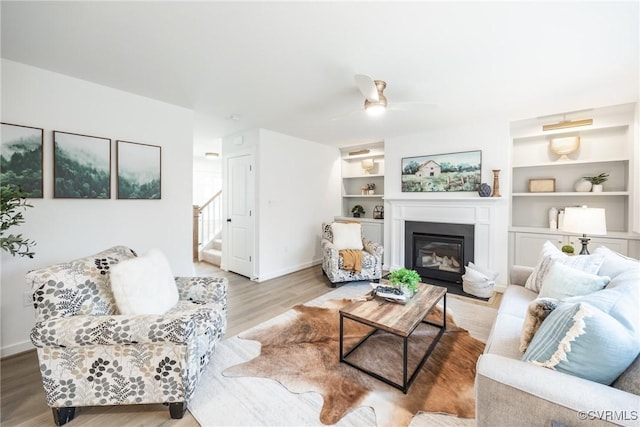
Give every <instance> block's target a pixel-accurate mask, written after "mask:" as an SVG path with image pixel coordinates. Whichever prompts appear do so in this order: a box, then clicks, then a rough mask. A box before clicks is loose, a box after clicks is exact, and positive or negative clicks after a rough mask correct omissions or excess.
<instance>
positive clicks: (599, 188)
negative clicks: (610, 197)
mask: <svg viewBox="0 0 640 427" xmlns="http://www.w3.org/2000/svg"><path fill="white" fill-rule="evenodd" d="M591 192H592V193H602V184H593V187H591Z"/></svg>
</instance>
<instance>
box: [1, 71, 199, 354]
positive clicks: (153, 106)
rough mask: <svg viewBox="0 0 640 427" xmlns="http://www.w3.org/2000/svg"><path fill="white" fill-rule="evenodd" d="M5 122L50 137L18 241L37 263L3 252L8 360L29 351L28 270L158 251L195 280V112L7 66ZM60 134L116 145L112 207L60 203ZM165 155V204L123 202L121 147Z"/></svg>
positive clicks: (180, 272)
mask: <svg viewBox="0 0 640 427" xmlns="http://www.w3.org/2000/svg"><path fill="white" fill-rule="evenodd" d="M2 121H3V122H8V123H15V124H21V125H27V126H34V127H39V128H43V129H44V130H45V132H44V198H43V199H32V200H30V201H31V202H32V204H33V205H34V208H33V209H30V210H29V211H28V212H27V213H26V215H25V217H26V223H25V224H24V225H22V226H21V227H19V228H16V229H15V232H20V233H23V234H24V235H25V236H26V237H28V238H31V239H33V240H35V241H36V242H37V246H35V248H34V249H35V253H36V255H35V258H34V259H28V258H26V259H25V258H12V257H11V256H9V255H7V254H6V253H4V251H3V253H2V276H1V277H2V316H1V318H2V337H1V344H2V355H6V354H12V353H15V352H19V351H23V350H26V349H28V348H31V344H30V342H29V332H30V329H31V327H32V326H33V324H34V313H33V308H32V307H23V294H24V293H25V292H26V291H30V290H29V289H28V288H27V286H26V284H25V279H24V277H25V274H26V272H27V271H29V270H32V269H36V268H41V267H45V266H47V265H50V264H52V263H57V262H62V261H67V260H72V259H74V258H78V257H83V256H87V255H91V254H93V253H96V252H98V251H101V250H103V249H106V248H109V247H111V246H114V245H119V244H124V245H127V246H129V247H131V248H133V249H134V250H136V251H137V252H138V253H140V254H144V253H145V252H146V251H147V250H148V249H150V248H153V247H157V248H160V249H161V250H162V251H163V252H164V253H165V254H166V255H167V257H168V258H169V261H170V262H171V267H172V269H173V272H174V274H176V275H190V274H192V270H193V264H192V262H191V194H192V162H193V152H192V138H193V112H192V111H191V110H187V109H184V108H180V107H176V106H173V105H169V104H165V103H161V102H158V101H154V100H151V99H148V98H143V97H140V96H136V95H132V94H130V93H126V92H122V91H118V90H114V89H111V88H108V87H104V86H100V85H96V84H93V83H89V82H86V81H82V80H78V79H74V78H70V77H67V76H64V75H61V74H57V73H52V72H49V71H45V70H42V69H38V68H34V67H30V66H26V65H23V64H19V63H16V62H12V61H7V60H2ZM52 130H59V131H66V132H72V133H80V134H87V135H94V136H100V137H105V138H111V139H112V140H113V142H112V167H111V177H112V183H111V197H112V198H111V199H110V200H73V199H53V185H52V174H53V171H52V157H53V154H52V153H53V148H52V146H53V143H52ZM117 139H122V140H127V141H133V142H141V143H147V144H153V145H159V146H161V147H162V199H161V200H146V201H145V200H116V199H115V194H116V180H115V140H117Z"/></svg>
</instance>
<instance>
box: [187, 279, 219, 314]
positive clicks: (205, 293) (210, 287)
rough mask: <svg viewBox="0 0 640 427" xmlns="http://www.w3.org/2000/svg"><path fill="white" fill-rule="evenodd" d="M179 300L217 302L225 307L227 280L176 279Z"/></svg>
mask: <svg viewBox="0 0 640 427" xmlns="http://www.w3.org/2000/svg"><path fill="white" fill-rule="evenodd" d="M175 279H176V285H177V286H178V294H179V295H180V299H181V300H187V301H195V302H204V303H209V302H218V303H223V304H224V306H225V307H226V305H227V279H225V278H222V277H176V278H175Z"/></svg>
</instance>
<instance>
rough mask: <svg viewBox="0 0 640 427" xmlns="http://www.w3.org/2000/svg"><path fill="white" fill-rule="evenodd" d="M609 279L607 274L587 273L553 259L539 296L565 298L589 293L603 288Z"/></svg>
mask: <svg viewBox="0 0 640 427" xmlns="http://www.w3.org/2000/svg"><path fill="white" fill-rule="evenodd" d="M609 281H610V279H609V277H607V276H598V275H596V274H589V273H585V272H584V271H580V270H577V269H575V268H572V267H569V266H568V265H565V264H562V263H561V262H558V261H552V262H551V267H550V268H549V271H548V272H547V274H546V275H545V276H544V278H543V279H542V286H541V288H540V295H539V296H540V298H545V297H547V298H555V299H559V300H563V299H565V298H569V297H575V296H579V295H587V294H590V293H592V292H595V291H599V290H601V289H603V288H604V287H605V286H606V285H607V284H608V283H609Z"/></svg>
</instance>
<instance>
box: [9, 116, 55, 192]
mask: <svg viewBox="0 0 640 427" xmlns="http://www.w3.org/2000/svg"><path fill="white" fill-rule="evenodd" d="M0 133H1V134H2V141H1V142H0V171H1V172H0V181H2V185H15V186H17V187H18V188H20V190H22V191H23V192H24V195H25V197H27V198H31V199H41V198H43V193H44V185H43V178H42V170H43V149H44V129H42V128H36V127H32V126H24V125H16V124H12V123H5V122H1V129H0Z"/></svg>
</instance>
